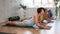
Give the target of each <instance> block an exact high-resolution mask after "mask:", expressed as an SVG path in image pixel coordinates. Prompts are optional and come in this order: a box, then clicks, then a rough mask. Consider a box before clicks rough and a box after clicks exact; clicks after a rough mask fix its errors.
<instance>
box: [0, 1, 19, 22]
mask: <svg viewBox="0 0 60 34" xmlns="http://www.w3.org/2000/svg"><path fill="white" fill-rule="evenodd" d="M19 4H20V0H0V22H1V21H6V20H7V18H8V17H10V16H15V15H17V14H16V13H17V11H18V7H19Z"/></svg>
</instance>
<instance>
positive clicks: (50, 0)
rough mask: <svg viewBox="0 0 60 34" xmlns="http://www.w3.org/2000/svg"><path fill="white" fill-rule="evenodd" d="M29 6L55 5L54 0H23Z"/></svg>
mask: <svg viewBox="0 0 60 34" xmlns="http://www.w3.org/2000/svg"><path fill="white" fill-rule="evenodd" d="M21 4H23V5H25V6H27V7H54V0H21Z"/></svg>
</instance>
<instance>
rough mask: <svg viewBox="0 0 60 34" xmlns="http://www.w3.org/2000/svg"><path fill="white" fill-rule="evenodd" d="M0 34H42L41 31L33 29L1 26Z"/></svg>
mask: <svg viewBox="0 0 60 34" xmlns="http://www.w3.org/2000/svg"><path fill="white" fill-rule="evenodd" d="M0 32H6V33H12V34H40V30H36V29H33V28H19V27H8V26H0Z"/></svg>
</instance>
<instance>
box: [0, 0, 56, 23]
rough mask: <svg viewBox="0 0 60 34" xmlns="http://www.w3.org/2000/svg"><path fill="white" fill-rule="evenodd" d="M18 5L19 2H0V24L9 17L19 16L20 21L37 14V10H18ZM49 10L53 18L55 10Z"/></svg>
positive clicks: (12, 0)
mask: <svg viewBox="0 0 60 34" xmlns="http://www.w3.org/2000/svg"><path fill="white" fill-rule="evenodd" d="M19 4H20V0H0V22H4V21H7V18H8V17H10V16H17V15H19V16H20V17H21V19H24V18H30V17H33V16H34V15H35V14H36V13H37V8H27V9H26V10H20V9H19V7H20V6H19ZM50 9H51V10H52V12H53V13H54V16H55V12H54V10H55V9H54V8H50ZM24 12H25V13H24ZM24 15H25V16H24Z"/></svg>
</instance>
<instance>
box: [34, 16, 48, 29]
mask: <svg viewBox="0 0 60 34" xmlns="http://www.w3.org/2000/svg"><path fill="white" fill-rule="evenodd" d="M34 21H35V23H36V25H37V26H38V27H42V28H48V26H46V25H45V26H44V25H40V23H38V16H37V15H35V16H34Z"/></svg>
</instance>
